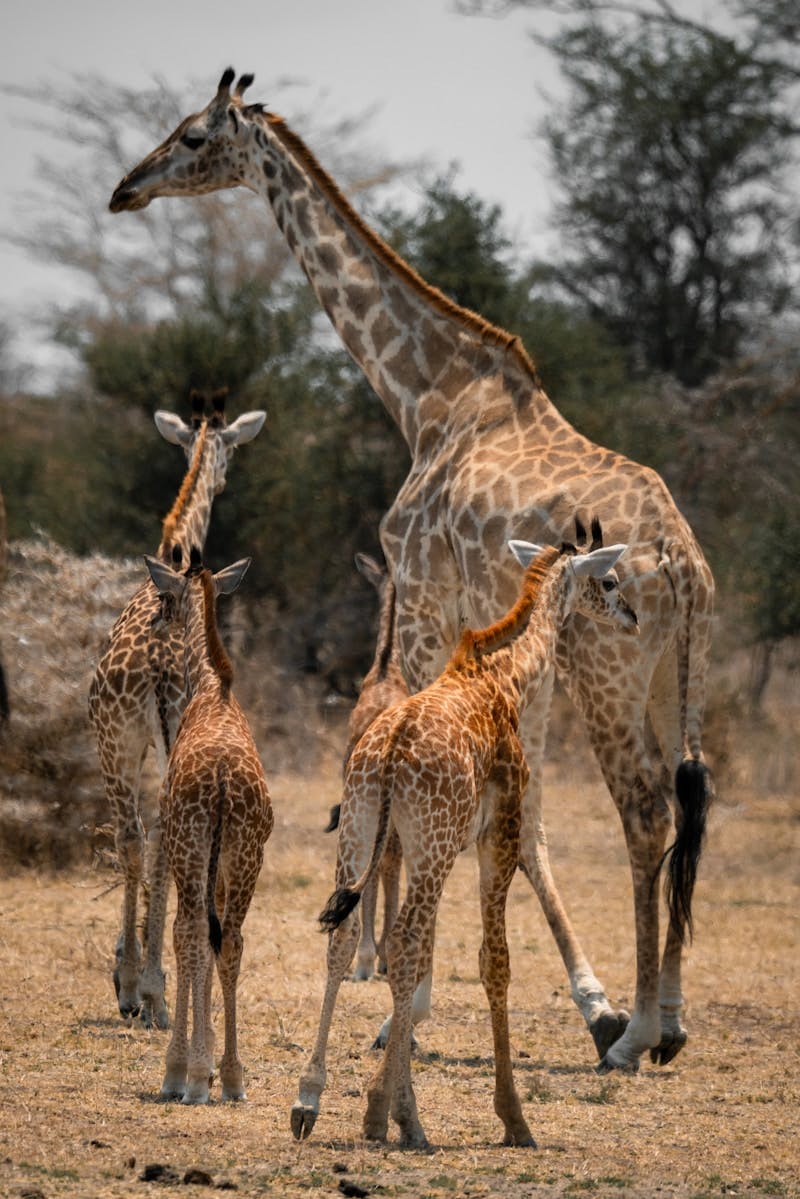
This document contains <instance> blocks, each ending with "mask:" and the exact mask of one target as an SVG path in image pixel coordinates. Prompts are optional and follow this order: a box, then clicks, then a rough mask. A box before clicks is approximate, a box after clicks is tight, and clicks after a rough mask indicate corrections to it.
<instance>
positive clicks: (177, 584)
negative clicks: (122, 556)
mask: <svg viewBox="0 0 800 1199" xmlns="http://www.w3.org/2000/svg"><path fill="white" fill-rule="evenodd" d="M144 564H145V566H146V567H147V569H148V571H149V572H150V578H151V579H152V580H153V583H154V584H155V588H156V591H157V592H158V594H159V595H174V596H175V598H176V599H180V597H181V595H182V594H183V589H184V587H185V586H186V580H185V578H184V577H183V575H179V574H176V572H175V571H174V570H173V569H172V567H171V566H167V564H166V562H162V561H161V560H160V559H159V558H151V557H150V556H149V555H148V554H145V557H144Z"/></svg>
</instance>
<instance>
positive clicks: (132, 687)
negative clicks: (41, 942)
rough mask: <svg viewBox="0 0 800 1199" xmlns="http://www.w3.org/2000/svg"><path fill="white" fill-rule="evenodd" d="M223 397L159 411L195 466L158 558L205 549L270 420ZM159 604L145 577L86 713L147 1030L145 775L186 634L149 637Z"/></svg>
mask: <svg viewBox="0 0 800 1199" xmlns="http://www.w3.org/2000/svg"><path fill="white" fill-rule="evenodd" d="M224 398H225V393H224V392H223V391H219V392H217V393H215V395H214V397H213V405H214V406H213V412H212V414H211V415H210V416H209V417H208V418H206V416H205V415H204V412H203V409H204V399H203V397H202V396H201V395H200V393H194V394H193V397H192V404H193V417H192V423H191V425H189V424H186V423H185V422H184V421H183V420H181V418H180V417H178V416H175V415H173V414H172V413H170V412H156V414H155V423H156V427H157V428H158V430H159V432H160V433H161V435H162V437H165V438H166V440H167V441H169V442H172V443H173V444H174V445H180V446H182V447H183V448H184V450H185V452H186V457H187V459H188V461H189V469H188V471H187V473H186V476H185V478H184V480H183V483H182V485H181V488H180V491H179V492H178V496H177V498H176V500H175V503H174V504H173V506H172V509H171V511H170V513H169V515H168V516H167V518H166V520H165V521H164V525H163V529H162V538H161V544H160V545H159V549H158V555H159V557H161V558H164V559H165V560H166V559H168V558H169V556H170V554H171V552H172V549H173V547H175V546H178V547H180V548H181V549H182V551H183V552H184V553H185V555H186V557H187V558H188V554H189V550H190V549H191V547H192V546H193V545H196V546H199V547H202V546H203V545H204V544H205V539H206V534H207V532H208V526H209V522H210V519H211V508H212V505H213V502H214V497H215V496H216V495H218V494H219V493H220V492H221V491H222V490H223V488H224V486H225V477H226V472H227V469H228V464H229V462H230V458H231V455H232V453H233V450H234V448H235V447H236V446H237V445H243V444H244V443H245V442H248V441H251V440H252V439H253V438H254V437H255V436H256V434H257V433H258V432H259V430H260V429H261V426H262V425H263V423H264V419H265V415H266V414H265V413H264V412H247V413H244V414H243V415H242V416H240V417H238V418H237V419H236V420H235V421H234V422H233V423H232V424H230V425H228V424H227V423H226V420H225V412H224ZM158 611H159V599H158V596H157V594H156V592H155V589H154V588H153V586H152V584H151V583H150V581H149V580H148V581H147V582H146V583H144V584H143V585H142V586H141V587H140V588H139V589H138V591H137V592H136V593H135V595H134V596H133V597H132V599H131V600H130V602H129V603H128V605H127V607H126V608H125V610H124V611H123V613H122V615H121V616H120V617H119V619H118V620H117V621H116V623H115V625H114V627H113V628H112V630H111V632H110V634H109V639H108V644H107V646H106V647H105V649H104V651H103V654H102V657H101V658H100V661H99V662H98V664H97V668H96V670H95V672H94V676H93V678H92V682H91V686H90V690H89V716H90V719H91V723H92V726H93V728H94V732H95V737H96V739H97V752H98V755H99V758H100V766H101V769H102V773H103V781H104V784H105V790H106V795H107V797H108V802H109V806H110V808H111V815H112V820H113V824H114V831H115V838H116V849H117V856H118V859H119V865H120V869H121V871H122V874H123V878H124V888H125V889H124V899H123V914H122V931H121V933H120V937H119V940H118V942H117V950H116V966H115V969H114V986H115V989H116V992H117V1000H118V1003H119V1010H120V1012H121V1013H122V1015H123V1016H126V1017H130V1016H135V1015H137V1014H139V1013H140V1012H141V1020H142V1023H143V1024H145V1026H148V1027H149V1026H150V1025H151V1024H152V1023H155V1024H156V1025H157V1026H158V1027H159V1028H167V1027H168V1024H169V1020H168V1015H167V1007H166V1002H165V997H164V992H165V979H164V972H163V969H162V966H161V954H162V945H163V937H164V927H163V911H164V907H165V897H160V896H155V897H152V896H151V898H154V900H155V902H153V903H152V904H150V905H149V906H148V912H147V916H146V928H145V940H146V961H145V963H144V969H142V960H141V949H140V946H139V943H138V940H137V936H136V920H137V905H138V893H139V887H140V886H141V885H142V884H143V883H145V884H146V875H147V871H146V868H145V831H144V827H143V824H142V816H141V804H140V792H141V780H142V769H143V766H144V761H145V757H146V754H147V750H148V747H149V746H153V747H154V748H155V752H156V757H157V762H158V769H159V774H160V775H162V776H163V773H164V770H165V769H166V764H167V757H168V755H169V750H170V746H171V744H172V741H173V739H174V737H175V733H176V732H177V728H178V721H179V720H180V716H181V713H182V711H183V708H184V705H185V703H186V691H185V683H184V671H183V647H182V641H181V636H180V633H179V632H178V631H177V630H176V629H172V630H168V631H167V632H166V633H164V634H163V635H162V636H158V637H157V636H155V635H154V633H153V619H154V617H155V616H156V615H157V613H158ZM157 837H158V829H157V826H155V827H154V828H153V829H151V830H150V840H151V845H150V847H149V853H154V852H156V850H157V845H156V841H157Z"/></svg>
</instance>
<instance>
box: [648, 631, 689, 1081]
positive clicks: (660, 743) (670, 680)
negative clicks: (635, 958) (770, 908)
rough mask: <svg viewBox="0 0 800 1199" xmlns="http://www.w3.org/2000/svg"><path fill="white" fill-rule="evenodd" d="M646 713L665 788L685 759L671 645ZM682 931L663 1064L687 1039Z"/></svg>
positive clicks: (661, 1049) (672, 951)
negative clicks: (672, 772) (682, 975)
mask: <svg viewBox="0 0 800 1199" xmlns="http://www.w3.org/2000/svg"><path fill="white" fill-rule="evenodd" d="M647 715H648V718H649V722H650V728H651V729H652V737H651V740H652V741H653V742H654V744H653V745H651V746H648V748H649V749H650V754H651V757H652V758H654V759H656V760H658V759H660V760H661V763H662V770H663V772H664V774H665V776H666V783H665V789H666V788H668V787H669V786H670V785H671V779H669V767H668V766H667V763H671V764H672V768H673V770H676V769H677V768H678V766H679V765H680V763H681V760H682V758H683V738H682V734H681V719H680V697H679V693H678V667H677V662H676V661H675V651H674V649H673V648H672V647H670V648H669V649H668V650H667V652H666V653H665V654H664V655H663V656H662V658H661V660H660V661H659V663H658V666H657V667H656V669H655V671H654V673H653V678H652V680H651V682H650V693H649V696H648V700H647ZM678 818H679V817H678ZM683 933H684V930H683V929H682V928H675V927H674V925H673V923H672V921H670V923H669V925H668V928H667V936H666V940H665V944H664V953H663V956H662V959H661V973H660V976H659V986H658V997H659V1006H660V1009H661V1040H660V1042H659V1043H658V1045H656V1046H655V1048H653V1049H651V1050H650V1058H651V1061H653V1062H655V1063H657V1064H658V1065H661V1066H665V1065H666V1064H667V1063H668V1062H671V1061H672V1059H673V1058H674V1057H675V1056H676V1055H677V1054H678V1053H680V1051H681V1049H683V1047H684V1045H685V1044H686V1042H687V1040H688V1034H687V1032H686V1029H685V1028H684V1026H683V1021H682V1014H683V992H682V989H681V964H682V958H683Z"/></svg>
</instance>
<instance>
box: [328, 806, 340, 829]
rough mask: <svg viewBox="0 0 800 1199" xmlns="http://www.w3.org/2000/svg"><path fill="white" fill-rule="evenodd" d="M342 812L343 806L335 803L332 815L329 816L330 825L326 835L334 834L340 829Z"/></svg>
mask: <svg viewBox="0 0 800 1199" xmlns="http://www.w3.org/2000/svg"><path fill="white" fill-rule="evenodd" d="M341 810H342V805H341V804H340V803H335V804H334V805H333V807H332V808H331V811H330V815H329V816H328V825H327V828H326V829H325V832H326V833H333V832H335V831H336V829H337V828H338V827H339V814H340V812H341Z"/></svg>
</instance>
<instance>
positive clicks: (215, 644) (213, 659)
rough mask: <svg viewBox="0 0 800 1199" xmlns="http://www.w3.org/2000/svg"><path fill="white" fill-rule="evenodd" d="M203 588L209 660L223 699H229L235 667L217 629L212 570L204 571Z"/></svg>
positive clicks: (215, 598)
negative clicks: (218, 682) (217, 679)
mask: <svg viewBox="0 0 800 1199" xmlns="http://www.w3.org/2000/svg"><path fill="white" fill-rule="evenodd" d="M200 583H201V585H202V588H203V615H204V618H205V632H206V647H207V651H208V660H209V662H210V664H211V667H212V669H213V670H214V672H215V674H216V675H217V677H218V678H219V681H220V685H221V688H222V697H223V699H227V697H228V693H229V692H230V689H231V684H232V683H233V666H232V664H231V660H230V658H229V657H228V655H227V653H226V652H225V646H224V645H223V644H222V638H221V637H220V635H219V628H218V627H217V597H216V594H215V592H214V579H213V577H212V574H211V571H210V570H203V572H202V573H201V575H200Z"/></svg>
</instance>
